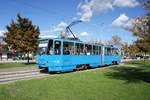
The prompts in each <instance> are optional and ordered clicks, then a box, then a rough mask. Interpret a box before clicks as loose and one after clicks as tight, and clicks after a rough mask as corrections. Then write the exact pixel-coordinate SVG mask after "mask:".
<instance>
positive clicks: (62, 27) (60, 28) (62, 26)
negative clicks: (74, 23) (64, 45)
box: [52, 21, 67, 32]
mask: <svg viewBox="0 0 150 100" xmlns="http://www.w3.org/2000/svg"><path fill="white" fill-rule="evenodd" d="M66 27H67V24H66V23H65V22H63V21H62V22H60V23H59V24H58V25H57V26H55V27H54V29H53V30H52V31H53V32H62V31H64V30H65V28H66Z"/></svg>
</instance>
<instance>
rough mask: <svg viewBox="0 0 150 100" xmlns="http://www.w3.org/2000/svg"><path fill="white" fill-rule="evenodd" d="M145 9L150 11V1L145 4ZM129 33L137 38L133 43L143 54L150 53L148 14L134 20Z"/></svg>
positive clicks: (149, 19) (149, 22) (149, 17)
mask: <svg viewBox="0 0 150 100" xmlns="http://www.w3.org/2000/svg"><path fill="white" fill-rule="evenodd" d="M145 8H146V9H147V10H150V1H147V2H145ZM130 31H132V32H133V34H134V36H136V38H137V40H136V42H135V43H136V45H137V46H138V48H139V49H140V50H142V51H143V52H145V54H146V53H147V52H150V13H148V14H146V15H144V16H142V17H138V18H137V19H135V20H134V22H133V27H132V28H130Z"/></svg>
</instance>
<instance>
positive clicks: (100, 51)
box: [99, 47, 102, 55]
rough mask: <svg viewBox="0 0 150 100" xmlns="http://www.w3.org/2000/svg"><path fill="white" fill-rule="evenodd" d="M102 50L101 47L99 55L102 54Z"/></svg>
mask: <svg viewBox="0 0 150 100" xmlns="http://www.w3.org/2000/svg"><path fill="white" fill-rule="evenodd" d="M101 49H102V48H101V47H99V55H101V54H102V50H101Z"/></svg>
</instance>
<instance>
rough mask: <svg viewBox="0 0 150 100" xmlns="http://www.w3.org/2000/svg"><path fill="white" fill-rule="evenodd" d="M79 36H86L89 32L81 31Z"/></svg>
mask: <svg viewBox="0 0 150 100" xmlns="http://www.w3.org/2000/svg"><path fill="white" fill-rule="evenodd" d="M79 36H82V37H86V36H89V33H87V32H81V33H80V34H79Z"/></svg>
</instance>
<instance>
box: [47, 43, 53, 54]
mask: <svg viewBox="0 0 150 100" xmlns="http://www.w3.org/2000/svg"><path fill="white" fill-rule="evenodd" d="M47 54H50V55H53V54H54V49H53V40H49V43H48V50H47Z"/></svg>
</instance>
